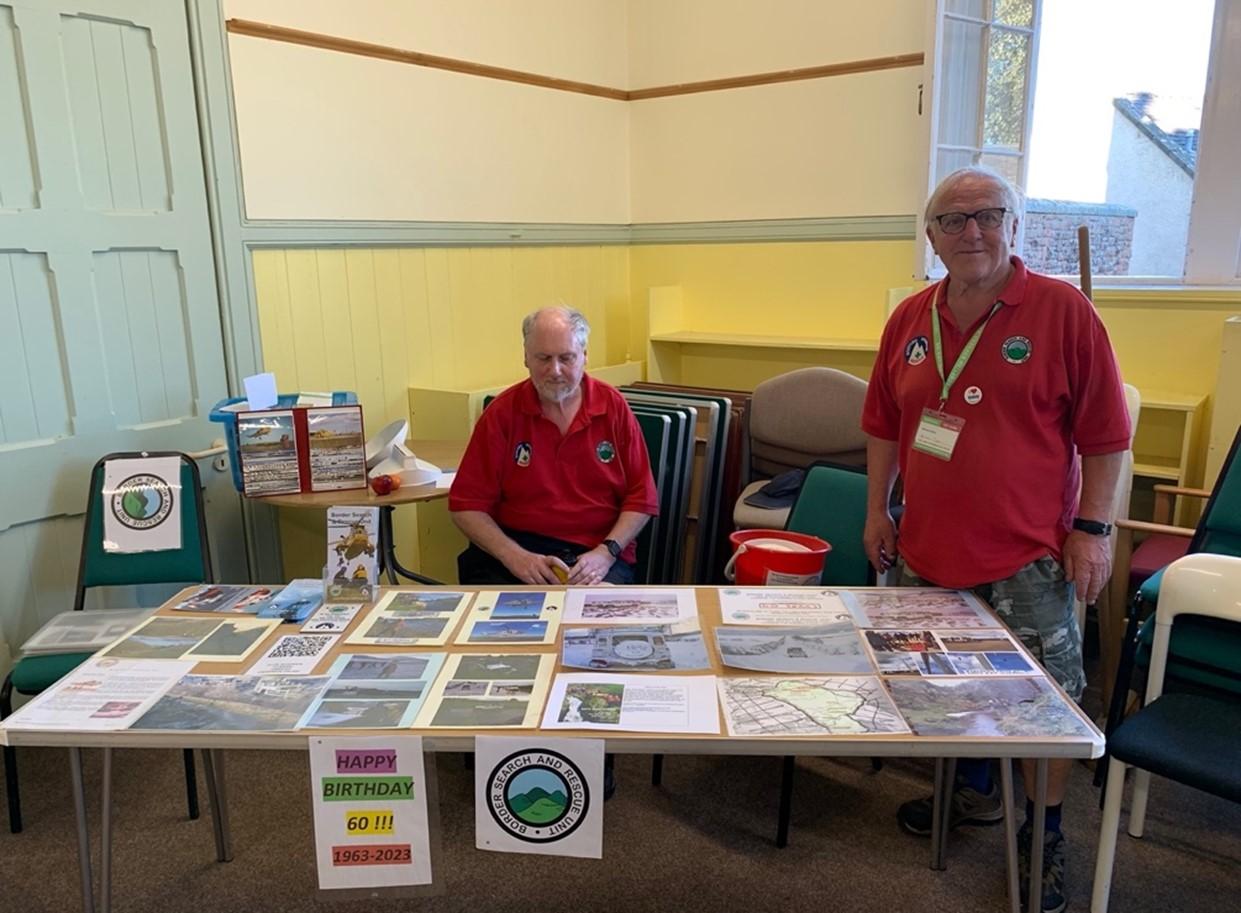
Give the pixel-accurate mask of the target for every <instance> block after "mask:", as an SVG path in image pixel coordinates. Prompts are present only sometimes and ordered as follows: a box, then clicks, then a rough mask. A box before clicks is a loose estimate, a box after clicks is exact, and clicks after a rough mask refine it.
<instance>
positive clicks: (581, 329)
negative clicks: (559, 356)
mask: <svg viewBox="0 0 1241 913" xmlns="http://www.w3.org/2000/svg"><path fill="white" fill-rule="evenodd" d="M553 315H554V316H555V317H558V318H559V319H560V320H562V321H564V322H565V323H567V324H568V325H569V329H570V330H571V331H572V333H573V341H574V342H575V343H577V345H578V347H579V348H580V349H582V350H583V351H585V349H586V342H587V340H589V339H590V322H589V321H588V320H587V319H586V315H585V314H583V313H582V312H581V311H579V310H578V309H577V308H571V307H567V306H565V305H563V304H558V305H554V306H552V307H545V308H539V309H538V310H537V311H534V312H533V313H531V314H527V315H526V316H525V319H523V320H522V322H521V342H522V345H523V346H524V345H526V344H527V343H528V342H529V341H530V334H531V333H532V332H534V325H535V324H536V323H538V322H539V319H540V318H541V317H543V316H553Z"/></svg>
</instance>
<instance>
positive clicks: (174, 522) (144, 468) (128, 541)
mask: <svg viewBox="0 0 1241 913" xmlns="http://www.w3.org/2000/svg"><path fill="white" fill-rule="evenodd" d="M102 494H103V550H104V551H105V552H117V553H120V554H125V553H132V552H159V551H170V550H175V549H179V548H180V547H181V458H180V457H145V458H136V459H124V460H108V461H107V462H106V463H104V464H103V493H102Z"/></svg>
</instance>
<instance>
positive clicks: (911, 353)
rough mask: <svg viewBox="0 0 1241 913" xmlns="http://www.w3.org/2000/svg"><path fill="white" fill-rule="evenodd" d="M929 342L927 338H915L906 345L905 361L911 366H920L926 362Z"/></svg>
mask: <svg viewBox="0 0 1241 913" xmlns="http://www.w3.org/2000/svg"><path fill="white" fill-rule="evenodd" d="M926 346H927V341H926V337H925V336H915V337H914V338H913V339H911V340H909V342H907V343H905V361H906V362H907V363H908V364H910V365H920V364H922V363H923V362H924V361H926Z"/></svg>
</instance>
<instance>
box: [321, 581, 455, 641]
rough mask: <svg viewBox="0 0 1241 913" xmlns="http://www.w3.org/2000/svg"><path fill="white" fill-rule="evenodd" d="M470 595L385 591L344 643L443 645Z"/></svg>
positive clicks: (453, 629) (422, 591) (451, 592)
mask: <svg viewBox="0 0 1241 913" xmlns="http://www.w3.org/2000/svg"><path fill="white" fill-rule="evenodd" d="M473 595H474V594H473V593H464V592H453V591H449V592H441V593H436V592H432V591H429V590H389V591H388V592H387V594H386V595H385V596H384V597H383V598H382V599H380V600H379V602H377V603H376V604H375V607H374V608H373V609H371V610H370V612H369V613H367V615H366V617H365V618H363V619H362V621H361V622H360V623H359V624H358V625H357V626H355V627H354V629H353V631H351V632H350V634H349V636H348V638H347V639H346V641H345V642H346V643H349V644H360V645H362V646H395V647H414V646H443V645H444V644H446V643H448V639H449V637H450V636H451V635H452V632H453V631H455V630H456V628H457V625H458V624H459V623H460V620H461V618H462V617H463V616H464V615H465V611H466V608H467V607H468V606H469V604H470V599H471V598H472V597H473Z"/></svg>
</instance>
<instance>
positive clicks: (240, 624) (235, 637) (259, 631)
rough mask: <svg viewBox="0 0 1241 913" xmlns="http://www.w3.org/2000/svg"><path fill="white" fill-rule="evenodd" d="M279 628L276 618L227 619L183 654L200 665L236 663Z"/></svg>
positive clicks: (278, 621)
mask: <svg viewBox="0 0 1241 913" xmlns="http://www.w3.org/2000/svg"><path fill="white" fill-rule="evenodd" d="M278 627H280V620H279V619H277V618H230V619H229V620H227V621H222V622H220V625H219V627H217V628H216V629H215V630H214V631H212V632H211V633H210V634H208V635H207V637H206V638H204V639H203V640H202V641H201V642H200V643H199V644H197V645H196V646H195V647H194V648H193V649H192V650H190V651H189V652H187V653H186V654H185V658H186V659H192V660H194V661H196V662H200V663H239V662H241V661H242V660H244V659H245V658H246V657H248V656H249V655H250V654H251V653H253V652H254V651H255V650H256V649H257V648H258V646H259V644H261V643H262V642H263V641H264V640H266V638H267V635H269V634H271V632H272V631H274V630H276V629H277V628H278Z"/></svg>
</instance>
